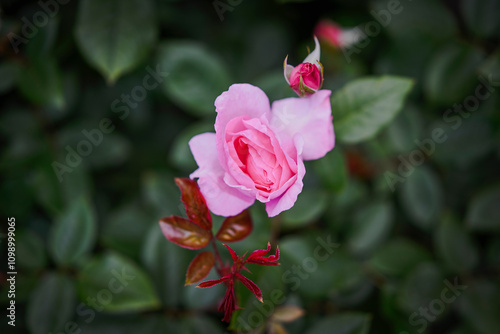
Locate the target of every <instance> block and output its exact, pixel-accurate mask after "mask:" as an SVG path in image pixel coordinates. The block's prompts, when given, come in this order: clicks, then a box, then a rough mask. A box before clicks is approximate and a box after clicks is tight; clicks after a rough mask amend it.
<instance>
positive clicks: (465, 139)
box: [430, 114, 495, 169]
mask: <svg viewBox="0 0 500 334" xmlns="http://www.w3.org/2000/svg"><path fill="white" fill-rule="evenodd" d="M457 124H458V123H457ZM430 128H431V129H438V128H440V129H443V130H444V134H443V135H442V136H441V137H442V138H445V139H446V141H444V142H442V143H439V144H436V150H435V152H434V153H433V159H435V160H436V161H438V162H440V163H442V164H443V165H447V166H448V165H451V166H452V167H458V168H460V169H466V168H469V167H471V166H473V165H474V164H475V163H477V162H478V161H480V160H481V159H482V158H484V157H485V156H486V155H487V154H488V153H490V152H491V151H492V149H493V144H494V143H495V138H494V137H493V134H492V127H491V124H490V122H489V121H488V120H487V119H486V118H485V117H483V116H482V115H479V114H477V115H475V117H474V118H471V119H464V120H463V124H460V127H458V128H456V129H454V128H453V127H450V125H449V124H448V125H447V124H446V123H445V122H436V123H433V124H432V125H431V126H430Z"/></svg>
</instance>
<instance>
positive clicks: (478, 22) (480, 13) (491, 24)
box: [461, 0, 500, 38]
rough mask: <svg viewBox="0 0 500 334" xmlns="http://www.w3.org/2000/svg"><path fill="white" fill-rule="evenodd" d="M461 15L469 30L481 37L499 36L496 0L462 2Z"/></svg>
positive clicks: (499, 24)
mask: <svg viewBox="0 0 500 334" xmlns="http://www.w3.org/2000/svg"><path fill="white" fill-rule="evenodd" d="M461 5H462V6H461V7H462V13H463V16H464V18H465V22H466V23H467V26H468V27H469V29H471V30H472V32H474V34H476V35H478V36H481V37H483V38H484V37H492V36H499V30H500V21H499V20H498V18H499V17H500V3H499V2H498V1H496V0H482V1H474V0H463V1H462V2H461Z"/></svg>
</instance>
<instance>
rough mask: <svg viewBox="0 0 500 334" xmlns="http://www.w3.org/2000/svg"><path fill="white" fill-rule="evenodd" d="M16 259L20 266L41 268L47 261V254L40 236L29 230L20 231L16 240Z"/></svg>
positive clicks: (33, 268)
mask: <svg viewBox="0 0 500 334" xmlns="http://www.w3.org/2000/svg"><path fill="white" fill-rule="evenodd" d="M16 259H17V261H18V264H19V266H20V267H22V268H26V269H28V270H36V269H41V268H43V267H44V266H45V264H46V263H47V254H46V251H45V245H44V243H43V240H42V238H40V237H39V236H38V235H37V234H36V233H34V232H33V231H31V230H26V231H25V232H23V233H20V234H19V235H18V237H17V240H16Z"/></svg>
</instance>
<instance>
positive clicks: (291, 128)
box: [271, 90, 335, 160]
mask: <svg viewBox="0 0 500 334" xmlns="http://www.w3.org/2000/svg"><path fill="white" fill-rule="evenodd" d="M330 95H331V91H329V90H320V91H318V92H317V93H315V94H313V95H311V96H308V97H303V98H296V97H292V98H287V99H282V100H278V101H275V102H274V103H273V106H272V113H273V115H272V118H271V127H273V128H274V129H275V132H277V133H285V134H286V136H288V137H291V138H293V137H294V136H295V135H296V134H300V135H302V137H303V140H304V147H303V153H302V157H303V158H304V160H314V159H319V158H321V157H323V156H324V155H325V154H326V153H328V152H329V151H330V150H332V149H333V147H334V146H335V136H334V132H333V123H332V107H331V103H330Z"/></svg>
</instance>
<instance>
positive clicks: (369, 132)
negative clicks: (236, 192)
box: [0, 0, 500, 334]
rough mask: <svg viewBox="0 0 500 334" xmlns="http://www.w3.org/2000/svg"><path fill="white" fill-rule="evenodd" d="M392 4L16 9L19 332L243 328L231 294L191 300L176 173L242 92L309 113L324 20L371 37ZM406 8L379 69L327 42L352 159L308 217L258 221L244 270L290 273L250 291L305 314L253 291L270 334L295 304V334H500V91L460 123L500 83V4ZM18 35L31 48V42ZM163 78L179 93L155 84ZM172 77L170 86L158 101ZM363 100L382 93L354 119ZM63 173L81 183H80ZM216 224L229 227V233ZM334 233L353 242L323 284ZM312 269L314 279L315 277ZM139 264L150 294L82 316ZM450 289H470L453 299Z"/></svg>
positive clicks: (318, 168)
mask: <svg viewBox="0 0 500 334" xmlns="http://www.w3.org/2000/svg"><path fill="white" fill-rule="evenodd" d="M48 3H52V7H50V5H46V4H48ZM54 3H56V4H57V8H56V6H54V5H53V4H54ZM214 3H215V4H216V5H217V6H219V7H218V8H219V12H218V11H217V9H216V8H215V6H216V5H214ZM221 3H222V5H221ZM388 3H389V1H385V0H381V1H378V0H375V1H366V0H356V1H352V0H351V1H347V0H332V1H287V0H279V1H278V0H276V1H250V0H242V1H235V0H233V1H229V0H221V1H218V2H211V1H175V0H156V1H155V0H140V1H139V0H102V1H100V0H82V1H76V0H74V1H63V0H61V1H60V2H55V1H52V2H51V1H47V0H46V1H43V0H42V1H40V2H36V1H16V0H3V1H2V3H1V13H0V15H1V27H0V29H1V40H0V57H1V63H0V94H1V101H2V103H1V104H2V107H1V110H2V111H1V114H0V127H1V132H0V142H1V145H2V151H1V157H0V170H1V185H0V196H1V201H0V208H1V212H2V214H3V215H4V218H2V219H4V220H5V219H6V218H5V217H11V216H12V217H15V218H16V247H17V248H16V261H17V262H16V265H17V271H18V275H17V281H16V312H17V313H16V315H17V318H16V327H15V328H13V327H11V326H9V325H7V318H5V317H3V320H2V321H1V325H0V326H1V331H2V333H24V332H29V333H33V334H39V333H40V334H47V333H49V332H51V333H138V332H140V333H223V332H225V331H227V330H226V328H225V327H224V323H222V322H220V318H221V315H220V314H219V313H217V311H216V309H217V303H218V300H219V299H220V298H221V297H222V294H223V290H221V289H220V288H218V287H214V288H211V289H206V290H200V289H195V288H194V287H193V286H188V287H183V283H184V275H185V271H186V269H187V266H188V263H189V261H190V260H191V258H192V253H190V252H189V251H186V250H184V249H181V248H179V247H177V246H175V245H173V244H171V243H169V242H167V241H166V240H165V238H164V237H163V235H162V234H161V232H160V229H159V226H158V219H159V218H160V217H163V216H167V215H173V214H176V215H184V212H183V207H182V205H181V202H180V192H179V191H178V189H177V188H176V186H175V184H174V177H176V176H178V177H186V176H188V175H189V173H190V172H192V171H193V170H194V169H195V168H196V165H195V163H194V160H193V158H192V156H191V154H190V152H189V149H188V146H187V141H188V140H189V139H190V138H191V137H192V136H193V135H194V134H198V133H201V132H206V131H213V122H214V119H215V112H214V107H213V102H214V99H215V98H216V97H217V96H218V95H219V94H220V93H221V92H222V91H224V90H226V89H227V88H228V87H229V85H230V84H231V83H236V82H250V83H252V84H255V85H258V86H259V87H261V88H262V89H263V90H264V91H266V93H267V94H268V96H269V97H270V100H271V101H273V100H275V99H278V98H283V97H288V96H293V95H294V93H293V92H292V91H291V89H289V88H288V87H287V86H286V84H285V81H284V79H283V74H282V73H283V71H282V62H283V59H284V58H285V56H286V55H287V54H289V55H290V59H289V61H290V63H292V64H298V63H299V62H300V61H301V60H302V59H303V57H304V56H305V55H306V54H307V53H306V46H307V45H308V46H312V38H311V37H312V32H313V30H314V27H315V25H316V23H317V22H318V21H319V20H320V19H324V18H327V19H332V20H335V21H336V22H339V23H340V24H341V25H343V26H345V27H354V26H358V25H361V27H362V26H363V25H365V24H367V23H369V22H372V21H374V20H375V19H374V16H373V14H371V11H375V12H376V13H379V12H380V10H386V9H387V8H388ZM223 5H224V6H225V7H224V6H223ZM44 6H45V7H44ZM47 6H49V7H47ZM400 6H402V8H403V9H402V10H401V12H400V13H398V14H397V15H392V17H391V18H390V22H389V23H388V24H387V25H386V26H385V27H383V28H382V29H381V31H380V33H378V34H374V36H369V37H368V39H367V40H366V41H367V43H365V44H364V46H363V47H362V48H360V52H357V53H352V54H351V55H350V56H349V57H346V56H345V54H344V52H342V51H340V50H337V49H335V48H333V47H331V46H328V45H327V44H322V45H323V51H322V62H323V64H324V66H325V84H324V87H325V88H328V89H332V91H333V98H332V106H333V115H334V125H335V127H336V132H337V145H336V148H335V149H334V150H333V151H332V152H330V153H329V154H328V155H327V156H326V157H325V158H323V159H321V160H318V161H314V162H309V163H307V165H306V168H307V174H306V177H305V187H304V191H303V193H302V194H301V195H300V196H299V199H298V201H297V203H296V205H295V207H294V208H293V209H291V210H290V211H288V212H284V213H283V214H282V215H281V216H280V217H279V218H278V219H277V220H273V221H271V220H270V219H268V218H267V217H266V216H265V212H264V211H263V207H262V206H260V205H256V206H254V207H253V208H252V215H253V219H254V231H253V233H252V235H251V236H250V237H249V238H248V239H246V240H244V241H242V242H238V243H236V244H235V245H234V248H235V250H236V251H237V252H238V253H240V254H243V253H244V252H245V251H246V250H252V249H255V248H263V247H265V245H266V243H267V241H268V240H269V239H271V238H272V240H273V241H275V242H277V243H278V244H279V245H280V248H281V250H282V261H281V262H282V265H281V266H280V267H276V268H275V267H271V268H269V267H266V268H255V270H253V269H254V268H252V270H253V273H252V274H249V275H248V276H249V278H251V279H252V280H254V281H255V282H256V283H258V284H259V285H260V286H261V288H262V290H263V293H264V299H269V298H270V295H271V293H272V291H274V290H276V289H277V290H279V291H282V292H283V296H284V298H280V299H281V300H280V303H279V304H276V305H272V307H270V308H269V309H267V310H266V309H264V310H263V309H261V308H260V307H261V306H258V305H257V306H256V303H254V299H252V298H250V297H249V295H248V294H247V293H245V292H244V291H243V290H241V291H239V297H240V302H239V304H240V306H242V307H244V309H243V310H241V311H240V315H239V318H240V319H243V320H244V321H246V322H249V321H250V322H252V321H253V322H254V323H255V324H257V322H258V320H259V316H256V315H255V314H260V317H262V319H263V320H262V321H263V322H262V323H260V325H265V324H264V321H266V323H267V325H268V326H270V327H273V326H274V327H273V328H274V329H275V330H280V326H277V325H276V326H275V325H272V323H271V322H272V321H275V322H276V321H277V320H276V319H279V316H278V315H274V316H273V317H271V314H272V312H273V309H276V310H277V309H279V307H282V306H283V305H298V306H299V307H301V308H303V309H304V310H305V314H304V316H303V317H301V318H300V319H298V320H296V321H293V322H289V323H285V324H284V325H283V326H284V328H286V330H287V331H288V332H289V333H309V334H316V333H337V334H340V333H342V334H343V333H346V334H354V333H356V334H362V333H445V334H465V333H467V334H471V333H472V334H494V333H498V328H500V304H499V303H500V280H499V269H500V234H499V232H500V174H499V170H500V113H499V111H500V94H499V93H498V92H499V90H500V86H498V84H497V85H496V86H495V85H493V84H492V85H490V89H491V90H490V92H491V94H490V96H489V97H488V98H487V99H485V100H484V101H481V103H480V105H479V107H478V108H477V110H474V111H473V112H471V113H468V114H467V116H466V117H465V116H462V115H461V114H459V113H454V114H449V115H448V116H449V117H454V118H452V120H453V121H452V122H451V121H450V119H447V118H445V117H444V115H445V113H446V111H447V110H448V109H450V108H452V109H453V107H454V104H463V103H464V101H467V100H466V99H467V97H470V96H474V94H475V90H476V87H477V86H478V85H480V84H481V83H482V82H483V81H481V80H486V81H487V78H488V77H490V76H491V77H490V78H493V81H495V80H496V82H499V81H500V49H499V48H498V47H499V42H500V20H499V17H500V2H499V1H496V0H481V1H477V0H460V1H453V0H447V1H438V0H418V1H405V0H402V1H401V3H400ZM47 8H48V9H47ZM41 12H42V13H45V16H44V15H41V14H40V13H41ZM221 13H222V14H221ZM44 17H46V18H47V20H44ZM49 18H50V19H49ZM221 18H222V20H221ZM26 22H28V23H26ZM375 22H376V21H375ZM42 23H43V24H42ZM29 24H31V25H32V26H33V28H30V27H29ZM35 24H36V25H35ZM30 29H31V30H30ZM12 33H15V34H16V36H18V37H20V38H21V39H14V41H17V42H14V45H13V44H12V43H11V41H10V39H12V36H14V35H12ZM9 34H10V35H9ZM8 36H10V38H9V37H8ZM348 60H349V61H348ZM158 68H160V69H161V71H163V72H168V76H165V77H162V76H158V74H157V75H156V77H155V76H153V75H151V73H153V72H156V71H157V69H158ZM148 75H149V76H150V77H149V79H147V80H148V82H147V83H145V81H144V80H145V78H146V76H148ZM381 75H391V76H390V77H388V76H384V77H380V76H381ZM366 76H372V78H369V79H362V80H361V81H356V82H351V81H352V80H355V79H359V78H363V77H366ZM373 76H376V77H373ZM392 76H398V77H399V78H395V77H392ZM400 77H408V78H411V79H412V80H413V86H412V88H411V92H410V95H409V97H408V98H407V99H406V101H404V102H403V101H401V99H399V100H398V98H397V96H396V98H394V96H392V95H391V92H392V93H394V92H395V91H396V92H397V91H398V90H401V89H403V90H404V89H405V88H404V86H405V85H408V87H407V88H408V89H409V86H411V84H410V83H409V82H408V80H406V79H401V78H400ZM151 78H155V80H156V81H157V82H159V85H157V86H156V87H154V88H151V87H152V85H153V84H154V83H155V80H152V79H151ZM480 78H483V79H480ZM394 80H396V81H394ZM398 80H401V81H398ZM349 82H351V83H350V84H349V85H348V86H346V84H348V83H349ZM146 84H148V85H149V86H145V85H146ZM137 87H139V88H137ZM144 87H150V88H148V89H145V88H144ZM361 90H367V91H368V95H370V94H371V97H370V98H369V99H368V101H357V102H359V103H360V105H359V106H358V108H353V107H352V101H350V103H351V108H352V110H351V109H349V99H350V98H352V99H354V100H356V96H357V94H358V93H359V92H360V91H361ZM481 92H482V93H484V92H486V90H485V89H484V88H483V89H482V90H481ZM396 95H397V93H396ZM403 95H404V94H403ZM127 96H128V97H127ZM337 97H338V99H337ZM127 100H128V102H127ZM346 101H347V102H346ZM469 103H470V102H469ZM398 106H401V107H400V108H398ZM346 115H348V116H349V117H346ZM103 119H109V120H110V121H109V122H111V123H109V122H108V123H106V122H107V121H104V123H106V124H107V125H102V122H103ZM110 124H111V125H110ZM103 127H104V129H111V128H112V130H109V131H108V132H106V133H105V132H101V135H102V138H101V141H99V140H98V139H99V138H100V137H99V135H95V136H96V137H93V138H94V140H96V141H97V142H99V144H98V145H91V146H90V147H91V148H90V151H91V152H90V153H89V154H88V155H87V156H82V157H81V161H78V159H77V158H75V157H74V156H73V158H71V157H70V158H69V159H70V163H72V165H69V164H68V161H67V159H68V154H69V151H68V147H69V148H70V150H71V149H73V150H77V149H78V147H79V146H78V145H80V146H81V147H80V149H82V150H84V152H85V149H87V150H88V147H87V148H85V147H83V146H82V145H83V144H81V143H82V141H84V140H88V137H86V136H85V134H84V132H83V131H84V130H86V131H89V132H91V133H94V134H96V133H97V132H95V131H104V130H96V129H102V128H103ZM353 129H354V130H353ZM436 129H442V131H443V132H444V133H445V135H446V138H447V139H446V140H445V141H444V142H442V143H434V144H435V150H434V151H433V152H431V153H430V154H428V155H426V156H425V159H421V160H425V161H423V162H422V163H419V166H409V167H408V166H407V167H406V168H407V169H410V170H411V172H408V173H406V172H404V173H403V174H404V175H405V176H403V177H402V181H401V180H399V179H398V180H399V181H397V182H393V183H392V184H393V188H394V189H395V191H392V190H391V186H390V184H391V182H388V178H387V175H388V174H387V172H391V173H393V175H400V172H398V168H400V169H401V168H402V170H404V171H405V169H404V168H405V167H401V166H402V165H404V163H402V162H401V161H402V160H405V161H409V159H410V158H411V157H412V154H413V159H415V157H417V155H418V154H417V153H415V152H417V151H418V150H420V149H419V146H417V144H416V142H415V140H419V141H425V139H429V138H432V136H433V134H432V133H433V131H434V130H436ZM94 130H95V131H94ZM92 131H94V132H92ZM71 159H76V160H71ZM54 161H57V162H60V163H61V164H64V165H67V166H69V167H68V168H69V169H70V170H71V171H68V170H65V172H64V173H63V175H61V178H62V181H61V182H60V181H59V179H58V176H57V173H56V172H55V170H54V165H53V163H54ZM419 161H420V160H419ZM400 176H401V175H400ZM214 219H215V223H214V229H216V228H218V226H219V225H220V223H221V221H222V219H221V218H218V217H214ZM278 224H279V225H278ZM2 227H3V228H2V230H3V231H2V233H3V234H4V236H5V233H6V230H7V229H6V224H4V223H2ZM270 233H272V235H270ZM318 237H320V238H323V239H324V240H326V239H327V238H330V239H331V241H333V242H335V243H336V244H338V245H339V246H338V248H336V249H335V251H334V252H333V253H332V254H331V255H330V256H329V257H328V259H327V260H325V261H316V267H314V266H313V267H310V268H309V267H307V268H306V267H304V266H307V265H308V264H307V263H306V262H308V261H309V260H308V261H305V259H306V258H308V257H314V250H315V249H316V247H317V246H318V245H319V243H318ZM1 240H2V241H1V242H2V259H6V258H7V252H6V246H5V245H6V243H5V240H6V239H5V238H2V239H1ZM222 254H223V256H227V253H224V252H223V253H222ZM309 262H311V261H309ZM4 263H5V265H2V274H1V282H0V283H1V284H2V292H1V295H0V301H1V303H2V310H4V312H5V307H6V306H7V303H8V302H9V300H8V298H7V289H8V283H7V281H6V278H7V275H6V272H7V267H6V261H3V260H2V264H4ZM313 264H314V263H313ZM309 265H310V264H309ZM294 266H295V268H297V267H302V268H306V269H308V270H309V271H303V272H302V273H301V274H300V276H299V274H298V273H295V272H294V271H293V268H294ZM124 267H125V268H127V273H129V274H132V275H133V276H134V279H133V280H131V281H129V282H127V285H126V287H125V288H124V290H123V291H121V292H120V293H117V294H113V295H112V297H111V300H108V299H105V300H106V302H105V303H98V306H97V307H94V308H92V307H90V306H89V308H86V307H85V305H82V302H85V303H87V304H88V303H89V298H94V299H95V298H98V299H97V300H99V296H100V297H102V298H104V294H103V293H102V291H104V290H106V289H108V288H109V287H108V284H110V283H109V282H110V281H111V280H112V279H113V277H115V276H113V275H114V274H113V273H115V274H116V272H117V271H118V272H121V270H122V268H124ZM302 276H303V277H302ZM215 277H216V276H215V274H214V273H212V274H211V275H210V276H209V278H212V279H213V278H215ZM449 285H465V286H466V287H467V288H466V289H465V290H463V289H462V290H458V292H457V294H458V296H456V299H454V301H453V302H449V303H448V302H446V299H443V291H445V290H446V289H447V287H448V288H449ZM446 293H447V294H446V296H447V297H449V296H450V294H449V292H446ZM102 298H101V299H102ZM436 300H437V301H436ZM265 305H266V307H267V306H268V305H269V304H265ZM441 306H442V307H441ZM423 308H425V309H427V310H429V309H430V311H425V312H427V313H426V315H424V314H423V313H421V312H422V311H421V309H423ZM89 309H90V310H94V311H92V312H89ZM252 312H253V314H254V315H253V316H252ZM236 318H238V317H235V319H236ZM252 319H253V320H252ZM268 319H271V320H268ZM272 319H274V320H272ZM269 321H271V322H269ZM240 325H241V323H240V322H239V321H235V322H234V323H233V327H235V328H236V327H238V326H240ZM278 333H279V332H278Z"/></svg>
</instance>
